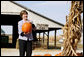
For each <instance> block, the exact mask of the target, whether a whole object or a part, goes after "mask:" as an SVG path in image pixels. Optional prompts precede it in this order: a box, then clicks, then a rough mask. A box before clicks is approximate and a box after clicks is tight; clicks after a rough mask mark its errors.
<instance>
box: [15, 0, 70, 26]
mask: <svg viewBox="0 0 84 57" xmlns="http://www.w3.org/2000/svg"><path fill="white" fill-rule="evenodd" d="M15 2H17V3H19V4H21V5H23V6H25V7H27V8H29V9H31V10H33V11H35V12H37V13H39V14H42V15H43V16H46V17H48V18H51V19H52V20H54V21H57V22H59V23H62V24H65V23H66V15H68V14H69V10H70V6H71V1H15Z"/></svg>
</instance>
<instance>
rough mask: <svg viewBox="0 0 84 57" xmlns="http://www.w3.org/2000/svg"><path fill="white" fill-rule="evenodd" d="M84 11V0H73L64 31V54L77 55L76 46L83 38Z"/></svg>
mask: <svg viewBox="0 0 84 57" xmlns="http://www.w3.org/2000/svg"><path fill="white" fill-rule="evenodd" d="M82 12H83V1H72V2H71V9H70V14H69V16H68V17H67V18H66V24H65V26H64V27H63V31H64V38H65V40H64V49H63V52H62V55H64V56H77V54H76V48H77V44H78V42H79V41H80V38H81V30H82V24H81V15H80V14H81V13H82Z"/></svg>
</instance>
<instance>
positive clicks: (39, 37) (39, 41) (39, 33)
mask: <svg viewBox="0 0 84 57" xmlns="http://www.w3.org/2000/svg"><path fill="white" fill-rule="evenodd" d="M39 42H40V33H39Z"/></svg>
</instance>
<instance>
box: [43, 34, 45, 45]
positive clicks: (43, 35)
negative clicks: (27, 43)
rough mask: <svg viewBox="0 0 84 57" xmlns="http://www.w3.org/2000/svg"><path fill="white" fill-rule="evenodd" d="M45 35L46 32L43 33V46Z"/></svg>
mask: <svg viewBox="0 0 84 57" xmlns="http://www.w3.org/2000/svg"><path fill="white" fill-rule="evenodd" d="M44 33H45V32H43V44H44Z"/></svg>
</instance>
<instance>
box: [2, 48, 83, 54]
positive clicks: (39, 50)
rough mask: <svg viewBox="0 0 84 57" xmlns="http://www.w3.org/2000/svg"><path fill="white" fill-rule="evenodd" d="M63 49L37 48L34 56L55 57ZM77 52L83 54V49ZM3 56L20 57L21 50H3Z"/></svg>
mask: <svg viewBox="0 0 84 57" xmlns="http://www.w3.org/2000/svg"><path fill="white" fill-rule="evenodd" d="M61 51H62V50H61V49H43V48H36V49H34V50H33V52H32V56H33V55H44V54H51V55H52V56H55V54H58V53H60V52H61ZM77 52H83V50H82V49H80V50H77ZM1 56H19V50H18V49H16V48H1Z"/></svg>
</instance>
